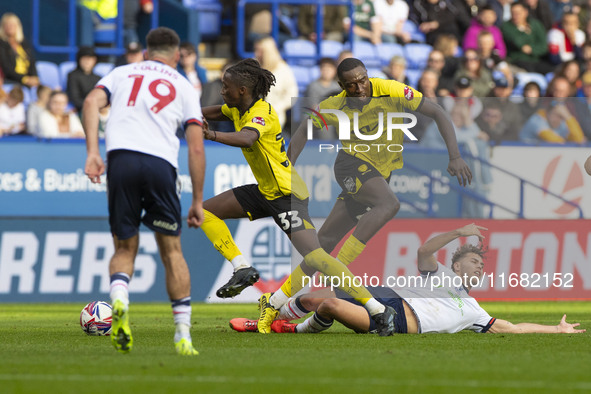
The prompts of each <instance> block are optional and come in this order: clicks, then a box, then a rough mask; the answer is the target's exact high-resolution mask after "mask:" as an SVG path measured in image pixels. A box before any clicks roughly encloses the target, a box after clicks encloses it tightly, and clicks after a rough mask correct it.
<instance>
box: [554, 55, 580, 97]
mask: <svg viewBox="0 0 591 394" xmlns="http://www.w3.org/2000/svg"><path fill="white" fill-rule="evenodd" d="M580 75H581V66H580V65H579V62H577V61H576V60H569V61H567V62H564V63H562V64H561V65H560V66H558V69H557V70H556V73H555V74H554V78H556V77H564V79H566V80H567V81H568V83H569V84H570V91H569V95H568V97H576V96H577V94H578V92H579V89H580V88H581V86H582V83H581V79H580V78H579V76H580Z"/></svg>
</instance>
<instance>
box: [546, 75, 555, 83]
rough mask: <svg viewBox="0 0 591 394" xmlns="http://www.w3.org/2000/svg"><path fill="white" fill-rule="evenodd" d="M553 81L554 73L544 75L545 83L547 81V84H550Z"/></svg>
mask: <svg viewBox="0 0 591 394" xmlns="http://www.w3.org/2000/svg"><path fill="white" fill-rule="evenodd" d="M553 79H554V73H548V74H546V81H548V83H550V82H551V81H552V80H553Z"/></svg>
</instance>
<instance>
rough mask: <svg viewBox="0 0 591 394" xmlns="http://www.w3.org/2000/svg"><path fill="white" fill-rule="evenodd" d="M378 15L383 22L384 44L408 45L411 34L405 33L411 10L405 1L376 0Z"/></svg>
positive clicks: (375, 5)
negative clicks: (405, 25)
mask: <svg viewBox="0 0 591 394" xmlns="http://www.w3.org/2000/svg"><path fill="white" fill-rule="evenodd" d="M374 7H375V10H376V14H377V15H378V16H379V17H380V19H381V21H382V42H389V43H396V42H397V43H399V44H407V43H409V42H410V41H411V37H410V34H409V33H408V32H407V31H404V23H405V22H406V21H407V20H408V13H409V8H408V4H407V3H406V1H405V0H374Z"/></svg>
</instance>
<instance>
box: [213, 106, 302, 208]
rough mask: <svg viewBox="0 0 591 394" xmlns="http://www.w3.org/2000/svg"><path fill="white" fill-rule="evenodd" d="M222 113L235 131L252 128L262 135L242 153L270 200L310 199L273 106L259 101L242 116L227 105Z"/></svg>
mask: <svg viewBox="0 0 591 394" xmlns="http://www.w3.org/2000/svg"><path fill="white" fill-rule="evenodd" d="M222 113H223V114H224V115H225V116H226V117H228V118H229V119H230V120H232V122H234V127H235V129H236V131H240V130H242V129H243V128H249V129H254V130H256V132H257V133H258V134H259V138H258V139H257V141H256V142H255V143H254V144H253V145H252V146H251V147H250V148H242V153H243V154H244V157H245V158H246V161H247V162H248V164H249V165H250V168H251V170H252V173H253V175H254V177H255V178H256V180H257V182H258V187H259V190H260V192H261V194H262V195H263V196H265V198H266V199H267V200H274V199H276V198H279V197H283V196H289V195H291V194H293V195H294V196H296V197H297V198H299V199H301V200H303V199H306V198H308V189H307V188H306V184H305V183H304V181H303V180H302V178H301V177H300V176H299V175H298V173H297V172H296V170H295V169H294V168H293V166H292V165H291V162H290V161H289V159H288V158H287V152H286V151H285V142H284V140H283V136H282V134H281V124H280V123H279V120H278V118H277V113H276V112H275V110H274V109H273V107H272V106H271V104H269V103H267V102H266V101H264V100H258V101H256V102H255V103H254V104H253V105H252V106H251V107H250V108H249V109H248V110H247V111H246V112H245V113H244V114H243V115H242V116H241V115H240V112H239V111H238V108H235V107H233V108H230V107H228V106H227V105H226V104H224V105H223V106H222Z"/></svg>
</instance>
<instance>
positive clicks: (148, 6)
mask: <svg viewBox="0 0 591 394" xmlns="http://www.w3.org/2000/svg"><path fill="white" fill-rule="evenodd" d="M152 11H154V3H153V1H152V0H124V1H123V42H124V44H125V45H129V44H131V43H134V42H135V43H139V42H140V39H139V37H138V34H137V27H138V18H139V15H140V13H142V12H143V13H145V14H151V13H152Z"/></svg>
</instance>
